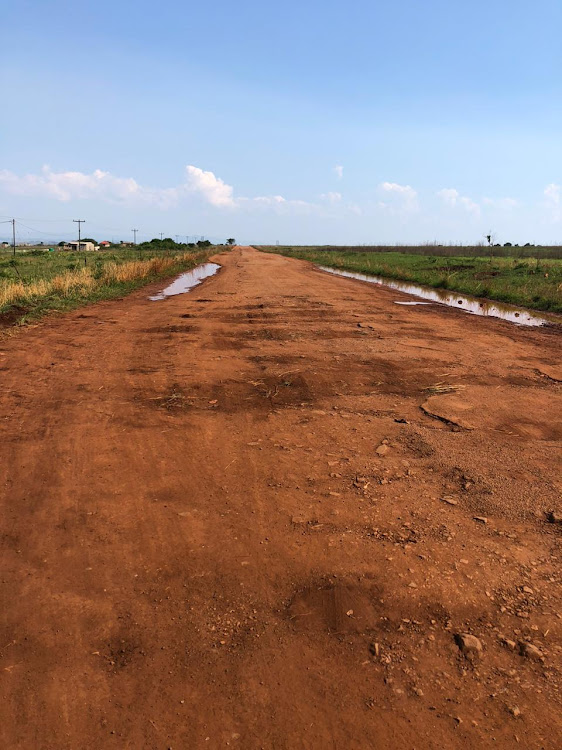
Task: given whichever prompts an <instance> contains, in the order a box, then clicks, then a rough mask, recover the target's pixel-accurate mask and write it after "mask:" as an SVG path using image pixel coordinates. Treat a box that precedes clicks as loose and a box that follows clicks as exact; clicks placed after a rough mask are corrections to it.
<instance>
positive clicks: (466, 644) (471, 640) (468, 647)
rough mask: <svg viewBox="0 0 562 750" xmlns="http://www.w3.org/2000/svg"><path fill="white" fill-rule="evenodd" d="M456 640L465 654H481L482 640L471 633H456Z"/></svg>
mask: <svg viewBox="0 0 562 750" xmlns="http://www.w3.org/2000/svg"><path fill="white" fill-rule="evenodd" d="M455 642H456V644H457V646H458V647H459V648H460V650H461V651H462V652H463V654H481V653H482V641H481V640H480V639H479V638H477V637H476V636H475V635H471V634H470V633H456V634H455Z"/></svg>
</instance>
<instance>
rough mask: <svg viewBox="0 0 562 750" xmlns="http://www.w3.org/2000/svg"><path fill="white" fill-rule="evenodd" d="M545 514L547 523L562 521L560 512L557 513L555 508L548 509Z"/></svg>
mask: <svg viewBox="0 0 562 750" xmlns="http://www.w3.org/2000/svg"><path fill="white" fill-rule="evenodd" d="M545 515H546V520H547V521H548V522H549V523H562V513H558V512H557V511H555V510H549V511H547V513H546V514H545Z"/></svg>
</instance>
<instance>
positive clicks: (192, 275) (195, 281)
mask: <svg viewBox="0 0 562 750" xmlns="http://www.w3.org/2000/svg"><path fill="white" fill-rule="evenodd" d="M219 268H220V266H219V265H218V264H217V263H203V264H202V265H201V266H197V268H193V269H192V270H191V271H186V272H185V273H182V274H180V275H179V276H178V277H177V279H174V281H172V283H171V284H170V285H169V286H167V287H166V288H165V289H162V291H161V292H159V293H158V294H155V295H154V296H153V297H149V298H148V299H150V300H152V301H153V302H155V301H157V300H161V299H166V298H167V297H174V296H175V295H176V294H185V293H186V292H189V291H190V289H193V287H196V286H198V285H199V284H200V283H201V282H202V281H203V280H204V279H207V278H209V276H213V275H214V274H215V273H216V272H217V271H218V270H219Z"/></svg>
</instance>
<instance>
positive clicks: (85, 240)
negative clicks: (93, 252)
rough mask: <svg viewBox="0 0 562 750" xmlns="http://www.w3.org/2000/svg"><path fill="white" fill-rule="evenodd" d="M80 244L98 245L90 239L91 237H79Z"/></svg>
mask: <svg viewBox="0 0 562 750" xmlns="http://www.w3.org/2000/svg"><path fill="white" fill-rule="evenodd" d="M80 242H93V243H94V245H97V244H98V243H97V242H96V241H95V240H94V239H92V238H91V237H81V238H80Z"/></svg>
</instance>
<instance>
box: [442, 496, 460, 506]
mask: <svg viewBox="0 0 562 750" xmlns="http://www.w3.org/2000/svg"><path fill="white" fill-rule="evenodd" d="M441 500H443V502H444V503H447V505H458V502H457V500H455V498H454V497H451V495H445V496H444V497H442V498H441Z"/></svg>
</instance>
